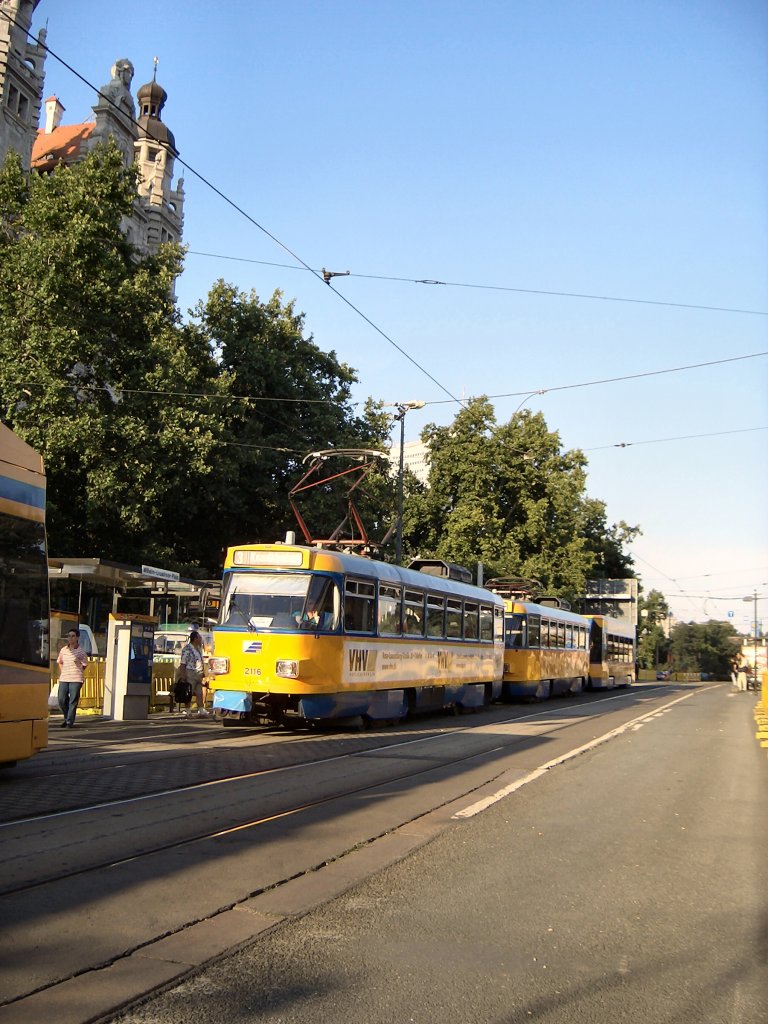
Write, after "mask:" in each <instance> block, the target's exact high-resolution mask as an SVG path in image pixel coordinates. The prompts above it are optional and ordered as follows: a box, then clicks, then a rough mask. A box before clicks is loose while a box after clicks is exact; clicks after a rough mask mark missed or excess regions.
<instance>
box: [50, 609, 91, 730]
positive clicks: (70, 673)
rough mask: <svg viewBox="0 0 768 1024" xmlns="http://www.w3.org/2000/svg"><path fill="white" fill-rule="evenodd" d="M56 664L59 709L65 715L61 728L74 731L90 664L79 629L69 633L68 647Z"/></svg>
mask: <svg viewBox="0 0 768 1024" xmlns="http://www.w3.org/2000/svg"><path fill="white" fill-rule="evenodd" d="M56 664H57V665H58V666H59V694H58V697H59V707H60V708H61V713H62V715H64V721H63V722H62V723H61V728H62V729H67V728H69V729H73V728H74V725H75V715H76V714H77V704H78V701H79V700H80V691H81V690H82V688H83V672H84V671H85V666H86V665H87V664H88V655H87V654H86V653H85V651H84V650H83V648H82V647H81V646H80V630H79V629H70V631H69V633H67V645H66V647H62V648H61V650H60V651H59V656H58V658H57V659H56Z"/></svg>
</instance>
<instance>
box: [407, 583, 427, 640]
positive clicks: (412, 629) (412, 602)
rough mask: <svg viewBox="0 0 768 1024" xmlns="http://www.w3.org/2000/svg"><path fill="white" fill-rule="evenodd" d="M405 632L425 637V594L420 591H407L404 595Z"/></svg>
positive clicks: (409, 634)
mask: <svg viewBox="0 0 768 1024" xmlns="http://www.w3.org/2000/svg"><path fill="white" fill-rule="evenodd" d="M403 632H404V633H406V634H407V635H408V636H424V594H422V593H420V592H419V591H418V590H406V591H405V594H404V595H403Z"/></svg>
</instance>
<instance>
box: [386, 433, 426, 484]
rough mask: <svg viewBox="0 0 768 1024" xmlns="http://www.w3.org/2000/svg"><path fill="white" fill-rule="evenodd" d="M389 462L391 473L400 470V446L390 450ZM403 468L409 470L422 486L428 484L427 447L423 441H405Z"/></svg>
mask: <svg viewBox="0 0 768 1024" xmlns="http://www.w3.org/2000/svg"><path fill="white" fill-rule="evenodd" d="M389 461H390V463H391V465H392V471H393V473H397V472H398V471H399V469H400V445H399V444H398V445H397V447H395V448H391V449H390V452H389ZM403 468H404V469H410V471H411V472H412V473H413V475H414V476H415V477H416V479H417V480H419V481H420V482H421V483H423V484H425V485H426V484H428V483H429V446H428V445H426V444H424V442H423V441H406V442H405V444H404V445H403Z"/></svg>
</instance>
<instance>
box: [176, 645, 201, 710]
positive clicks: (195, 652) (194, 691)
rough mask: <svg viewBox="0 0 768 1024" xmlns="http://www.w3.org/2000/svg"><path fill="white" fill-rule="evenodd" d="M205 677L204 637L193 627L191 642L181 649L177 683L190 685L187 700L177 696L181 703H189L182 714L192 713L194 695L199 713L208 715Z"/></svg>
mask: <svg viewBox="0 0 768 1024" xmlns="http://www.w3.org/2000/svg"><path fill="white" fill-rule="evenodd" d="M204 678H205V656H204V653H203V638H202V637H201V636H200V634H199V633H198V632H197V630H196V629H193V630H192V632H191V633H190V634H189V642H188V643H187V644H185V646H184V647H183V648H182V651H181V661H180V662H179V673H178V679H177V683H176V686H178V685H179V683H181V682H185V683H187V684H188V686H189V689H188V690H187V698H186V700H180V699H179V698H178V697H177V698H176V700H177V701H178V703H179V704H186V705H187V710H186V711H182V714H184V715H191V714H192V711H191V710H190V704H191V701H192V696H193V695H194V698H195V704H196V705H197V713H198V715H202V716H207V715H208V714H209V712H208V711H206V708H205V696H204V690H203V680H204Z"/></svg>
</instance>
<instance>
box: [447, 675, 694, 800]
mask: <svg viewBox="0 0 768 1024" xmlns="http://www.w3.org/2000/svg"><path fill="white" fill-rule="evenodd" d="M693 695H694V692H691V693H685V694H683V696H682V697H677V698H676V699H675V700H673V701H670V703H669V704H666V705H665V706H664V708H663V709H662V711H668V710H669V709H670V708H671V707H673V706H674V705H675V704H679V702H680V701H681V700H687V699H688V698H689V697H693ZM658 715H659V712H658V711H652V712H646V713H645V714H644V715H641V716H640V717H639V718H633V719H632V720H631V721H629V722H625V723H624V725H620V726H618V728H616V729H611V730H610V732H606V733H604V734H603V735H602V736H598V737H596V738H595V739H593V740H590V741H589V743H584V744H583V745H582V746H580V747H575V748H574V749H573V750H569V751H567V753H565V754H562V755H561V756H560V757H556V758H555V759H554V760H553V761H548V762H547V764H543V765H541V767H540V768H535V769H534V770H533V771H531V772H529V773H528V774H527V775H524V776H523V778H521V779H517V780H516V781H515V782H511V783H510V784H509V785H508V786H504V787H503V788H502V789H499V790H497V791H496V792H495V793H493V794H491V796H487V797H485V798H484V799H482V800H478V801H477V802H476V803H474V804H470V806H469V807H465V808H464V810H463V811H457V812H456V814H453V815H451V817H452V818H458V819H461V818H472V817H474V816H475V815H476V814H479V813H480V812H481V811H485V810H487V809H488V808H489V807H491V806H493V804H495V803H498V802H499V800H503V799H504V797H505V796H509V795H510V793H514V792H515V790H518V789H520V788H521V787H522V786H525V785H527V784H528V783H529V782H534V781H535V780H536V779H539V778H541V776H542V775H544V774H546V772H548V771H549V769H550V768H554V767H555V766H556V765H559V764H563V763H564V762H565V761H570V760H571V759H572V758H574V757H577V756H578V755H579V754H583V753H585V752H586V751H587V750H592V749H593V747H597V746H599V745H600V744H601V743H605V742H607V741H608V740H610V739H613V738H614V737H615V736H620V735H621V733H623V732H626V731H627V730H628V729H632V728H635V729H639V728H640V726H641V725H644V724H645V723H646V722H648V721H650V720H651V719H652V718H656V717H658Z"/></svg>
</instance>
